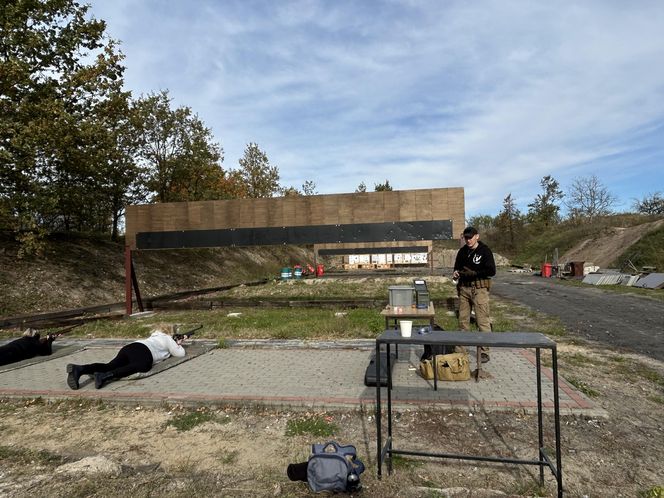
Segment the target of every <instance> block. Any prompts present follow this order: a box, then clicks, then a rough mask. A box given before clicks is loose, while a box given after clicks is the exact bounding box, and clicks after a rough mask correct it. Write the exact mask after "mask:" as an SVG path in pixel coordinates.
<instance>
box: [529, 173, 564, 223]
mask: <svg viewBox="0 0 664 498" xmlns="http://www.w3.org/2000/svg"><path fill="white" fill-rule="evenodd" d="M540 185H541V187H542V190H543V192H542V193H541V194H537V197H535V200H534V201H533V202H532V203H530V204H528V207H529V210H528V215H527V217H528V221H530V222H531V223H534V224H536V225H537V224H541V225H544V226H550V225H555V224H557V223H559V222H560V206H559V205H558V204H556V202H558V201H560V200H561V199H562V198H563V197H564V194H563V192H562V191H561V190H560V186H559V184H558V182H557V181H556V180H555V179H554V178H553V177H552V176H550V175H546V176H545V177H544V178H542V180H541V181H540Z"/></svg>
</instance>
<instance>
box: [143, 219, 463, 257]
mask: <svg viewBox="0 0 664 498" xmlns="http://www.w3.org/2000/svg"><path fill="white" fill-rule="evenodd" d="M451 238H452V220H434V221H401V222H387V223H357V224H352V225H311V226H298V227H267V228H226V229H220V230H179V231H174V232H140V233H137V234H136V247H137V248H138V249H185V248H196V247H228V246H262V245H282V244H292V245H304V244H330V243H332V244H335V243H359V242H393V241H397V240H398V241H409V240H412V241H418V240H450V239H451ZM372 252H375V251H372ZM399 252H403V251H399ZM411 252H412V251H411Z"/></svg>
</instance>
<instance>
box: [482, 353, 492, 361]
mask: <svg viewBox="0 0 664 498" xmlns="http://www.w3.org/2000/svg"><path fill="white" fill-rule="evenodd" d="M480 358H481V361H482V363H489V359H490V358H489V353H482V354H481V355H480Z"/></svg>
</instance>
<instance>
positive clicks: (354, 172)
mask: <svg viewBox="0 0 664 498" xmlns="http://www.w3.org/2000/svg"><path fill="white" fill-rule="evenodd" d="M91 4H92V9H91V12H92V14H93V15H94V16H95V17H97V18H101V19H104V20H105V21H106V22H107V24H108V34H109V35H110V36H111V37H113V38H115V39H117V40H120V41H121V42H122V43H121V46H120V48H121V50H122V52H123V53H124V54H125V56H126V59H125V65H126V67H127V71H126V74H125V81H126V87H127V89H129V90H131V91H132V92H133V94H134V97H138V96H140V95H141V94H147V93H149V92H158V91H160V90H166V89H167V90H169V92H170V95H171V97H172V98H173V100H174V105H176V106H179V105H186V106H189V107H191V108H192V110H193V111H194V112H196V113H197V114H198V115H199V116H200V118H201V119H202V120H203V122H204V123H205V124H206V125H207V126H208V127H209V128H211V129H212V132H213V134H214V136H215V139H216V141H217V142H218V143H219V144H220V145H221V147H222V148H223V150H224V158H225V159H224V168H227V169H230V168H238V161H239V159H240V158H241V157H242V155H243V153H244V149H245V147H246V145H247V144H248V143H249V142H256V143H258V145H259V147H260V148H261V149H262V150H264V151H265V152H266V153H267V155H268V158H269V159H270V163H271V164H272V165H275V166H277V167H278V168H279V173H280V175H281V179H280V183H281V184H282V185H285V186H290V185H292V186H295V187H297V188H300V187H301V185H302V184H303V183H304V182H305V181H306V180H313V181H314V182H315V183H316V187H317V191H318V193H321V194H328V193H344V192H353V191H354V190H355V189H356V188H357V186H358V185H359V184H360V182H364V183H365V184H366V185H367V187H368V190H370V191H371V190H373V187H374V185H375V184H377V183H383V182H384V181H385V180H386V179H387V180H389V182H390V184H391V185H392V186H393V188H394V189H395V190H406V189H417V188H433V187H436V188H438V187H464V188H465V193H466V216H467V217H470V216H473V215H477V214H492V215H493V214H497V213H498V212H499V211H500V209H501V207H502V200H503V198H504V197H505V196H506V195H507V194H509V193H511V194H512V197H513V198H514V199H516V202H517V205H518V206H519V208H520V209H522V210H523V211H526V210H527V204H528V203H530V202H532V200H533V199H534V198H535V196H536V195H537V194H538V193H540V192H541V188H540V180H541V179H542V177H544V176H545V175H552V176H553V177H554V178H555V179H556V180H558V181H559V183H560V185H561V187H562V189H563V190H564V191H565V190H567V189H568V188H569V186H570V185H571V183H572V182H573V181H574V179H576V178H584V177H589V176H590V175H596V176H597V177H598V178H599V179H600V181H601V182H602V184H603V185H605V186H606V187H607V188H608V190H609V191H610V192H611V193H612V194H614V195H615V196H616V197H617V198H618V201H619V202H618V204H617V205H616V206H615V208H616V209H617V210H626V209H628V208H629V207H630V206H631V204H632V203H633V200H634V199H635V198H642V197H643V196H644V195H645V194H648V193H653V192H656V191H660V192H664V167H663V166H664V28H663V26H664V2H662V1H660V0H652V1H639V0H636V1H634V2H619V1H614V0H595V1H592V0H590V1H585V2H576V1H564V0H563V1H559V2H546V1H539V2H534V1H525V0H524V1H511V0H496V1H482V0H479V1H467V0H463V1H444V0H381V1H379V0H307V1H288V0H207V1H202V0H200V1H199V0H189V1H184V0H183V1H175V0H170V1H168V0H164V1H157V0H113V1H109V0H93V1H92V2H91Z"/></svg>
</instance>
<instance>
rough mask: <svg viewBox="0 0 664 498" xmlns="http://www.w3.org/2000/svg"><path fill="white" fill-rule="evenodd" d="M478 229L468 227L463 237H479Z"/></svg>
mask: <svg viewBox="0 0 664 498" xmlns="http://www.w3.org/2000/svg"><path fill="white" fill-rule="evenodd" d="M477 233H478V232H477V228H475V227H466V229H465V230H464V231H463V236H464V237H472V236H473V235H477Z"/></svg>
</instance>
